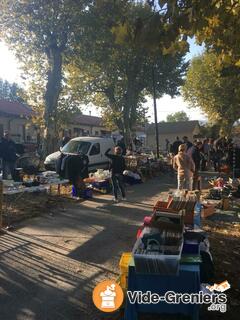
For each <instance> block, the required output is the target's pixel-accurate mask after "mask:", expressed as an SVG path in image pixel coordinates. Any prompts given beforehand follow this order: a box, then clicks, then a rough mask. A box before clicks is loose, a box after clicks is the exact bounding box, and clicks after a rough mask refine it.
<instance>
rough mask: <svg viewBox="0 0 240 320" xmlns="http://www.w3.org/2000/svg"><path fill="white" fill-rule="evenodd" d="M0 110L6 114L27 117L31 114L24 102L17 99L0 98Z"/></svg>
mask: <svg viewBox="0 0 240 320" xmlns="http://www.w3.org/2000/svg"><path fill="white" fill-rule="evenodd" d="M0 112H1V113H4V114H6V115H11V116H17V117H21V116H23V117H29V116H31V115H32V114H33V111H32V109H31V108H30V107H28V106H27V105H26V104H23V103H20V102H17V101H13V102H12V101H7V100H0Z"/></svg>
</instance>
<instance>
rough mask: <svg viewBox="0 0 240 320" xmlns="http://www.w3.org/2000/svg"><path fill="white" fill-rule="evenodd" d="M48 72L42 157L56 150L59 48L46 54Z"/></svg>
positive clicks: (59, 73)
mask: <svg viewBox="0 0 240 320" xmlns="http://www.w3.org/2000/svg"><path fill="white" fill-rule="evenodd" d="M48 63H49V71H48V78H47V85H46V93H45V97H44V98H45V112H44V120H45V132H44V143H43V156H44V157H45V156H46V155H48V154H49V153H52V152H54V151H56V150H57V147H58V146H57V142H58V141H57V136H58V135H57V134H56V126H55V121H56V119H55V114H56V112H57V105H58V98H59V95H60V92H61V89H62V85H61V81H62V52H61V50H59V48H57V47H54V48H51V49H50V50H49V52H48Z"/></svg>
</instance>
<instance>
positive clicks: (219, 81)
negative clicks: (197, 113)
mask: <svg viewBox="0 0 240 320" xmlns="http://www.w3.org/2000/svg"><path fill="white" fill-rule="evenodd" d="M223 69H224V65H222V64H219V58H218V56H217V55H216V54H214V53H205V54H203V55H202V56H199V57H196V58H194V59H193V60H192V63H191V66H190V68H189V70H188V72H187V77H186V82H185V84H184V86H183V88H182V94H183V97H184V98H185V100H186V101H188V102H189V104H190V105H191V106H192V107H200V108H201V109H202V110H203V111H204V112H205V113H206V114H207V115H208V117H209V120H210V121H212V122H213V123H218V124H220V126H221V129H222V131H223V132H224V133H226V134H228V133H229V132H230V131H231V129H232V126H233V123H234V122H235V121H236V120H238V119H239V118H240V109H239V103H240V90H239V77H240V76H239V75H237V74H228V75H223V74H222V70H223Z"/></svg>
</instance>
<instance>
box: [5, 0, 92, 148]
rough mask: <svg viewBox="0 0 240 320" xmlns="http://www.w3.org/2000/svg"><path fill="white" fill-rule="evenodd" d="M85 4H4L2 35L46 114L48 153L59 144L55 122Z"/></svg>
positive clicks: (8, 0) (9, 0) (42, 0)
mask: <svg viewBox="0 0 240 320" xmlns="http://www.w3.org/2000/svg"><path fill="white" fill-rule="evenodd" d="M85 2H86V3H88V1H87V0H86V1H84V0H77V1H75V0H48V1H46V0H27V1H20V0H17V1H15V0H5V1H4V2H2V3H1V15H0V24H1V31H0V35H1V37H2V38H3V39H4V41H5V42H6V43H7V44H8V45H9V46H10V48H11V49H12V50H13V51H14V52H15V54H16V57H17V58H18V59H19V61H20V62H21V66H22V69H23V72H24V75H25V77H26V78H27V87H28V88H29V94H28V96H29V98H30V101H31V100H34V102H35V104H34V105H35V106H37V105H38V109H39V111H40V112H39V114H42V111H43V115H42V116H44V118H42V119H41V120H42V124H43V126H44V129H45V130H44V132H45V136H46V140H45V147H46V149H47V150H45V152H50V151H52V150H51V149H52V148H54V144H55V143H56V140H57V137H56V136H57V132H56V130H55V128H56V126H55V123H54V121H55V115H56V112H57V111H58V100H59V97H60V94H61V92H62V87H63V85H64V81H63V70H64V66H65V64H66V62H67V60H68V59H70V58H71V56H72V55H73V44H75V41H76V34H79V32H80V21H81V15H82V13H83V11H84V10H85ZM30 94H31V96H30ZM36 95H37V97H36Z"/></svg>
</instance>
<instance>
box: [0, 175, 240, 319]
mask: <svg viewBox="0 0 240 320" xmlns="http://www.w3.org/2000/svg"><path fill="white" fill-rule="evenodd" d="M173 186H174V185H173V178H172V177H170V176H168V177H164V176H161V177H158V178H154V179H152V180H149V181H147V182H145V183H144V184H142V185H137V186H133V187H129V188H128V201H127V202H120V203H119V204H114V203H113V202H112V201H111V196H110V195H99V196H95V197H94V199H92V200H88V201H84V202H79V201H73V200H70V199H67V198H64V197H54V196H51V197H46V196H44V195H41V194H39V195H35V196H30V198H29V199H21V200H20V199H19V201H21V206H19V209H18V212H17V215H18V217H19V222H18V223H15V229H14V230H13V231H9V232H7V233H5V234H3V235H1V236H0V319H1V320H63V319H64V320H79V319H80V320H102V319H109V320H110V319H111V320H113V319H121V320H122V319H123V317H122V314H121V313H116V314H113V315H104V314H102V313H100V312H98V311H97V309H96V308H95V307H94V306H93V304H92V301H91V296H92V290H93V288H94V286H95V285H96V284H97V283H99V282H100V281H101V280H103V279H109V278H110V279H115V278H117V276H118V274H119V268H118V263H119V259H120V256H121V254H122V252H124V251H131V249H132V246H133V244H134V242H135V239H136V233H137V230H138V227H139V226H140V225H141V224H142V221H143V218H144V216H146V215H149V214H150V213H151V211H152V204H153V203H154V202H155V201H156V199H158V197H159V194H160V192H161V191H166V190H168V189H169V188H172V187H173ZM34 197H35V198H34ZM29 200H30V201H32V202H31V203H30V204H29ZM36 203H37V207H36ZM26 204H28V205H27V208H28V209H27V210H26ZM24 208H25V209H24ZM39 212H40V213H41V214H40V215H39ZM23 216H30V217H31V219H27V220H23V221H20V220H21V218H22V217H23ZM204 228H205V230H206V231H207V232H208V234H209V239H210V244H211V252H212V254H213V259H214V264H215V279H213V280H215V281H216V282H219V281H223V280H228V281H229V282H230V284H231V285H232V289H230V290H229V295H228V296H229V303H228V311H227V313H226V314H222V315H221V314H220V313H217V312H214V313H210V312H205V311H204V310H202V311H201V314H200V319H213V320H215V319H229V320H235V319H238V318H239V312H240V299H239V296H240V295H239V289H240V280H239V270H240V267H239V266H240V241H239V239H240V219H239V216H238V213H237V211H236V212H235V213H231V212H230V213H228V214H226V213H219V214H217V215H215V216H214V217H213V218H212V219H211V220H205V222H204ZM139 319H141V320H146V319H152V320H153V319H183V317H180V316H174V317H165V316H159V315H158V316H153V315H142V316H140V317H139Z"/></svg>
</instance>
